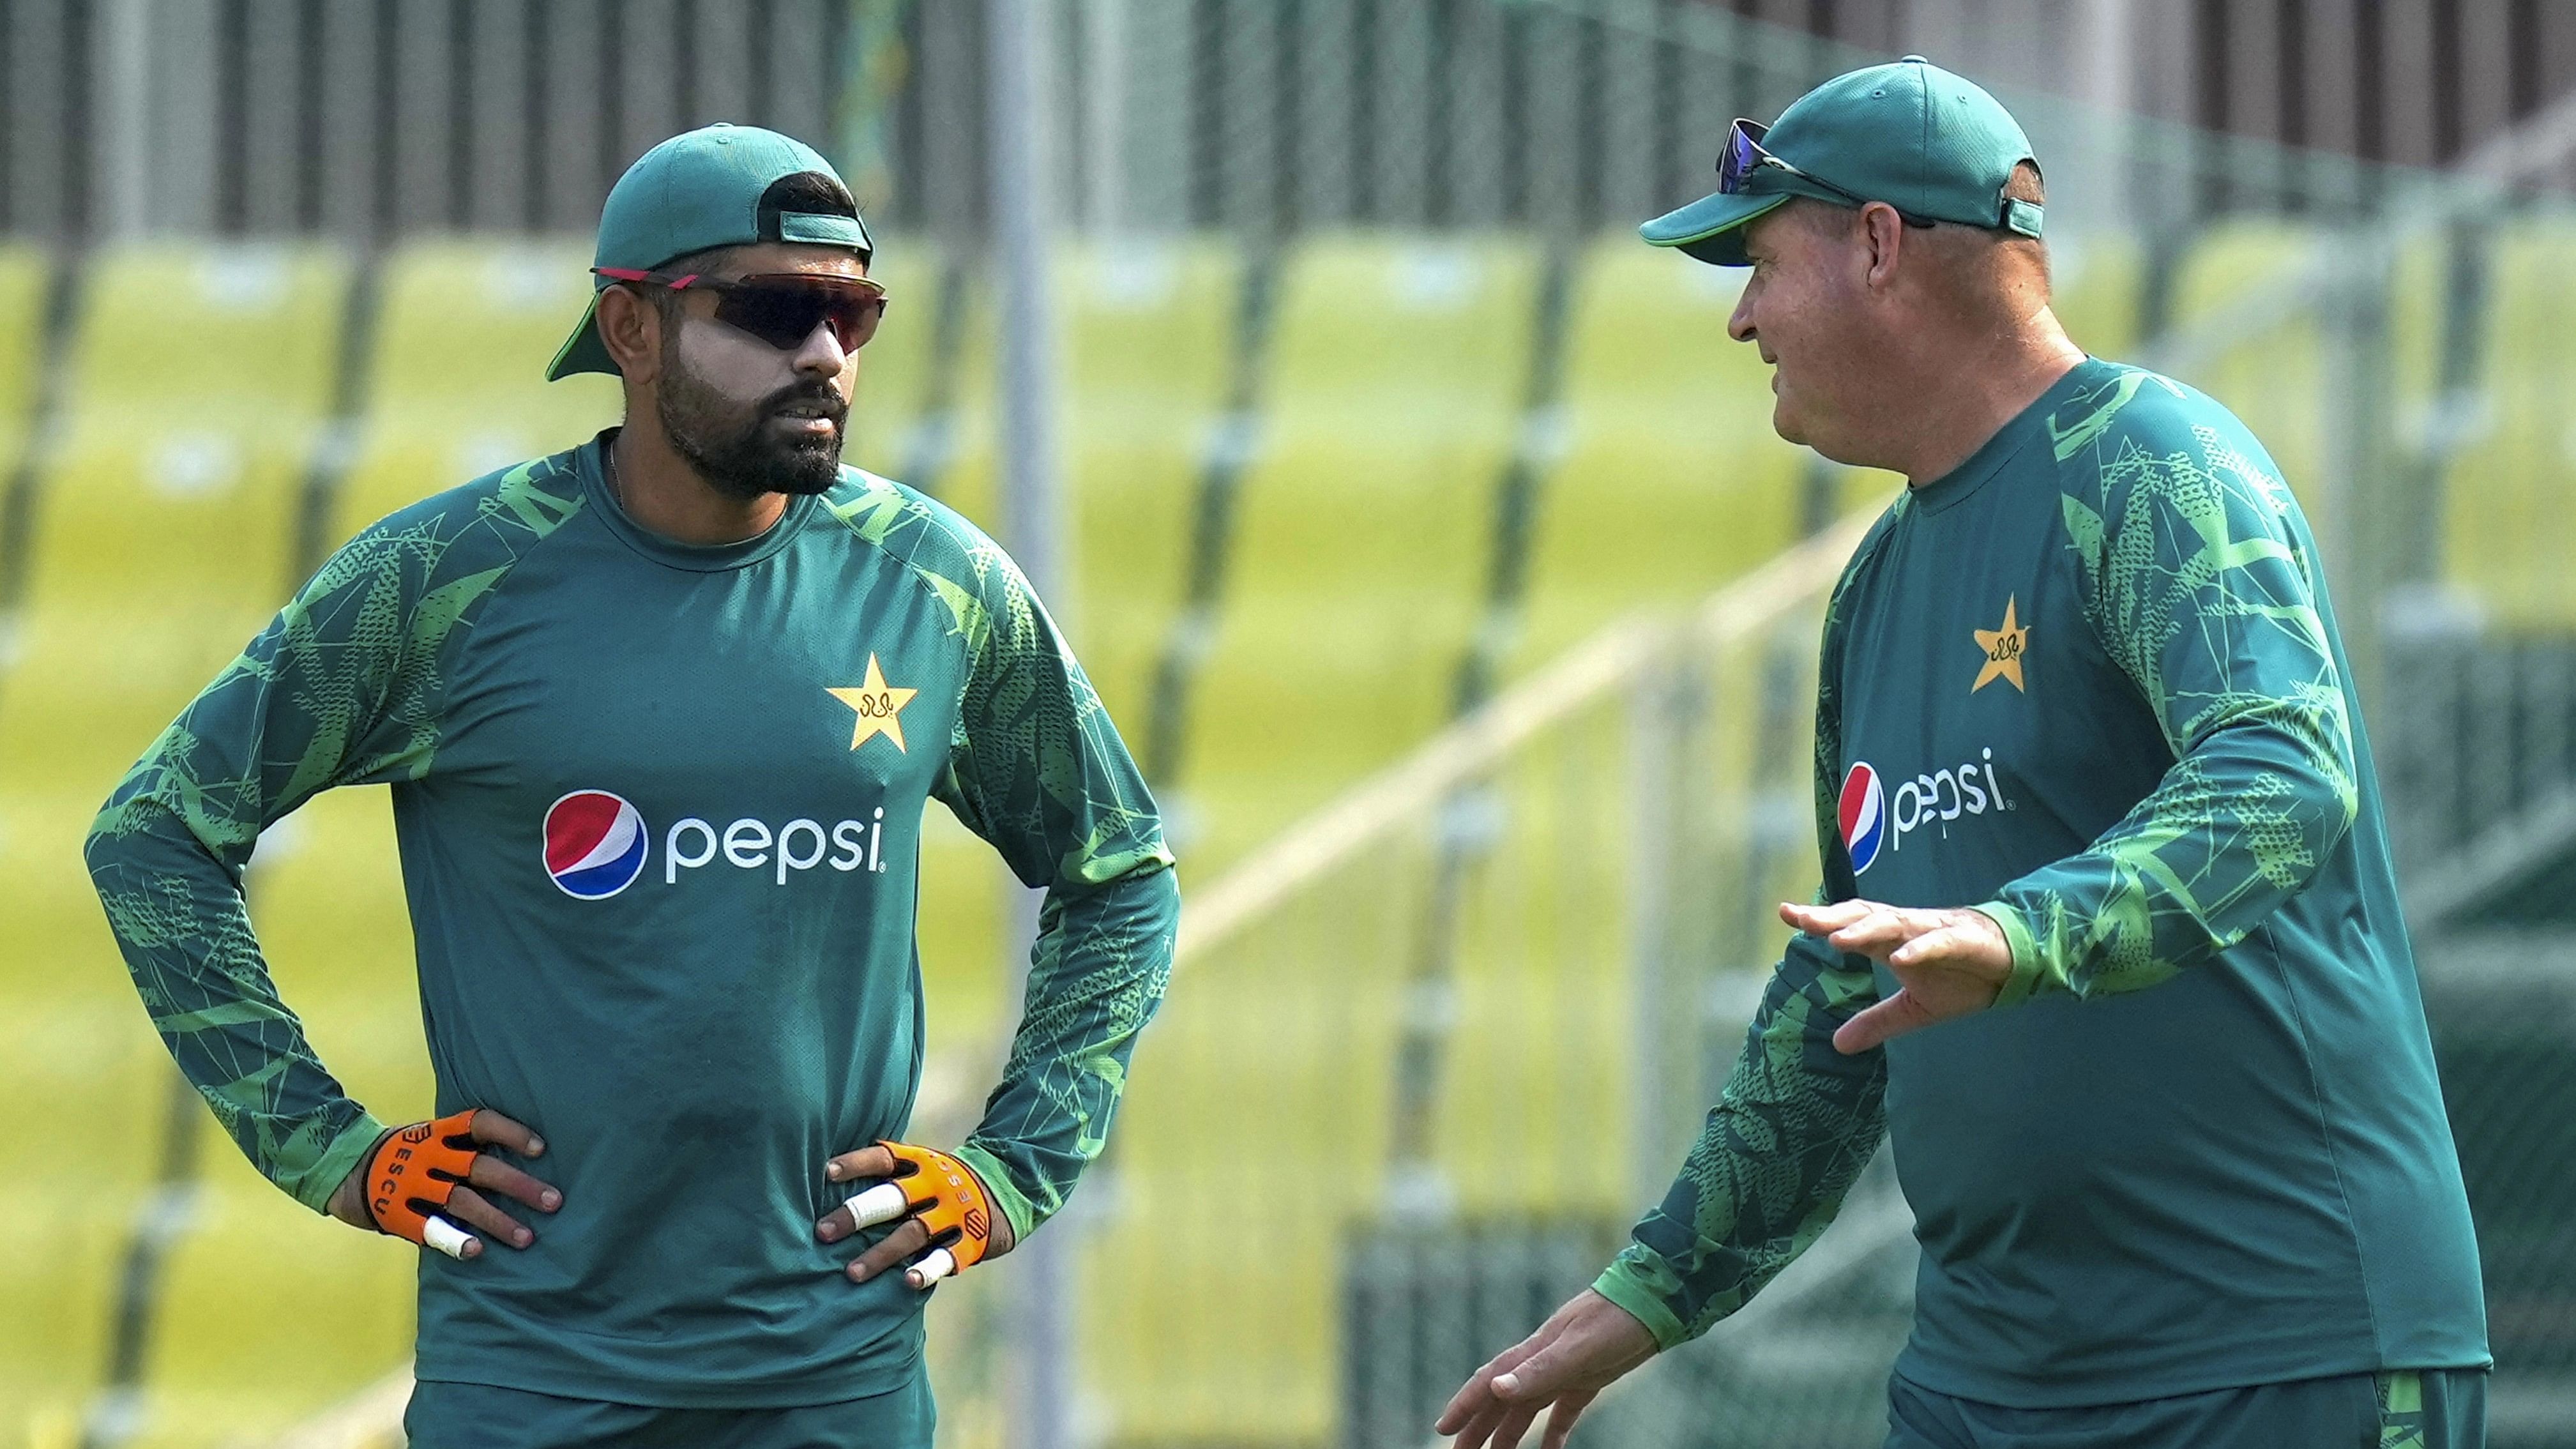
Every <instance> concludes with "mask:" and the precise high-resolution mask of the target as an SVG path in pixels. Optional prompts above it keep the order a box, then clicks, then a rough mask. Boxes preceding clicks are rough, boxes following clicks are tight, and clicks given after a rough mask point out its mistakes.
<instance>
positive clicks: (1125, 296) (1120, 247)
mask: <svg viewBox="0 0 2576 1449" xmlns="http://www.w3.org/2000/svg"><path fill="white" fill-rule="evenodd" d="M1054 272H1055V290H1056V295H1057V297H1058V298H1059V306H1060V308H1061V313H1060V315H1061V317H1062V327H1063V357H1064V364H1065V372H1064V397H1063V422H1064V427H1063V434H1064V439H1065V445H1066V447H1065V451H1066V458H1067V465H1068V466H1067V469H1066V474H1065V479H1066V483H1067V486H1068V488H1069V491H1070V493H1071V500H1070V506H1069V507H1068V508H1067V509H1066V515H1067V522H1068V523H1069V524H1070V525H1071V527H1072V531H1073V538H1072V546H1071V548H1070V549H1069V550H1067V551H1066V553H1065V561H1066V563H1067V564H1068V565H1069V573H1070V578H1069V580H1068V582H1069V583H1070V584H1071V585H1072V592H1071V593H1070V594H1069V595H1068V596H1067V597H1065V598H1064V599H1063V600H1062V601H1061V602H1062V604H1063V606H1064V608H1065V609H1066V611H1067V612H1068V613H1069V615H1070V623H1069V625H1068V629H1069V632H1070V634H1071V635H1072V638H1073V640H1074V644H1075V647H1076V649H1077V651H1078V652H1079V653H1080V655H1081V657H1082V662H1083V667H1084V668H1085V670H1086V671H1088V672H1089V674H1090V675H1091V679H1092V683H1093V684H1094V685H1096V686H1097V687H1098V688H1099V690H1100V697H1101V699H1102V701H1103V702H1105V703H1106V704H1107V705H1108V706H1109V709H1110V712H1111V715H1112V717H1114V718H1115V719H1117V720H1118V721H1119V723H1120V725H1121V726H1122V727H1123V728H1124V729H1125V730H1126V731H1127V736H1128V739H1129V741H1130V742H1131V743H1133V742H1135V741H1136V739H1137V737H1138V734H1137V732H1138V731H1139V730H1140V729H1141V728H1142V727H1143V723H1144V718H1145V711H1146V707H1147V703H1148V700H1147V695H1148V692H1149V691H1150V689H1151V688H1152V679H1153V669H1154V662H1155V658H1156V656H1157V654H1158V652H1159V651H1160V649H1161V647H1162V645H1163V642H1164V639H1165V637H1166V634H1167V632H1168V630H1169V628H1170V626H1171V622H1172V618H1173V616H1174V615H1175V614H1176V613H1177V612H1178V611H1179V608H1180V604H1181V594H1182V590H1183V589H1184V587H1185V586H1186V585H1187V581H1188V570H1189V562H1190V559H1189V554H1190V521H1191V517H1192V509H1193V505H1194V504H1195V502H1196V499H1197V492H1198V483H1199V478H1200V473H1201V470H1202V466H1203V463H1204V460H1205V457H1206V454H1207V449H1208V447H1209V445H1210V440H1211V433H1212V430H1213V429H1215V428H1216V426H1217V425H1218V419H1219V414H1220V412H1221V411H1222V410H1223V408H1224V407H1225V404H1226V401H1227V399H1226V389H1227V386H1228V384H1229V383H1230V382H1231V381H1232V379H1233V376H1234V371H1235V358H1234V344H1235V325H1234V323H1235V312H1236V308H1237V304H1238V298H1239V296H1240V294H1241V290H1242V274H1241V262H1240V259H1239V258H1238V256H1237V255H1236V253H1235V251H1234V249H1233V248H1232V247H1231V246H1229V245H1226V244H1225V243H1222V242H1219V241H1215V240H1212V239H1190V240H1185V241H1156V240H1152V239H1144V238H1138V239H1124V240H1119V241H1115V242H1104V243H1098V244H1094V245H1089V246H1083V247H1080V248H1075V249H1071V250H1069V251H1068V252H1067V253H1066V254H1064V255H1062V256H1060V257H1058V258H1057V260H1056V263H1055V268H1054Z"/></svg>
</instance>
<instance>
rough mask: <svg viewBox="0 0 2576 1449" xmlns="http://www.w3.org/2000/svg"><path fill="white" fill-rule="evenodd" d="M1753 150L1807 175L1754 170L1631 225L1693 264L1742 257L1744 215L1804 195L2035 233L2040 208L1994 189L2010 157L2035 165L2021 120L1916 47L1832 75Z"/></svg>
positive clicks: (2005, 178) (1736, 263) (2001, 183)
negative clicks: (1727, 187)
mask: <svg viewBox="0 0 2576 1449" xmlns="http://www.w3.org/2000/svg"><path fill="white" fill-rule="evenodd" d="M1729 141H1730V144H1732V138H1731V137H1730V138H1729ZM1762 147H1763V149H1764V150H1766V151H1769V152H1770V153H1771V154H1772V155H1774V156H1776V157H1778V158H1780V159H1781V160H1783V161H1786V162H1788V163H1789V164H1790V165H1792V166H1795V167H1796V168H1798V170H1799V171H1803V172H1805V173H1806V177H1801V176H1798V175H1795V174H1793V173H1790V172H1787V171H1783V170H1781V169H1780V168H1778V167H1776V166H1763V167H1759V168H1757V169H1755V170H1753V171H1752V172H1751V173H1749V174H1748V175H1747V176H1746V177H1745V180H1744V183H1743V189H1742V190H1740V191H1736V192H1719V193H1717V194H1715V195H1711V196H1703V197H1701V198H1700V199H1699V200H1697V201H1694V202H1692V203H1691V204H1690V205H1688V206H1685V207H1683V208H1681V209H1680V210H1678V211H1671V212H1667V213H1665V214H1664V215H1662V216H1659V217H1656V218H1655V219H1654V220H1653V221H1650V222H1647V223H1646V224H1645V225H1643V226H1640V227H1638V228H1637V234H1638V235H1639V236H1642V237H1644V238H1645V239H1646V240H1647V241H1648V242H1649V243H1651V244H1653V245H1655V246H1659V247H1679V248H1681V249H1682V250H1683V251H1685V252H1687V253H1689V254H1690V255H1691V256H1694V257H1697V258H1698V259H1700V260H1701V261H1703V262H1709V263H1713V264H1715V265H1717V266H1721V267H1741V266H1748V265H1750V262H1749V261H1748V260H1747V258H1746V257H1745V255H1744V225H1745V223H1747V222H1750V221H1752V220H1753V219H1754V218H1755V217H1757V216H1761V215H1763V214H1764V213H1766V212H1769V211H1771V210H1773V209H1775V208H1777V207H1779V206H1780V205H1782V204H1783V203H1785V202H1787V201H1788V199H1789V198H1790V197H1792V196H1809V197H1814V198H1815V199H1816V200H1818V201H1830V202H1832V203H1834V204H1835V205H1837V206H1856V205H1858V203H1857V202H1855V201H1854V200H1853V197H1859V198H1862V199H1863V200H1868V201H1884V202H1886V203H1887V204H1888V205H1890V206H1893V207H1895V208H1896V209H1897V210H1898V211H1901V212H1903V213H1905V214H1906V215H1907V216H1910V217H1919V218H1923V219H1927V220H1931V221H1949V222H1957V223H1959V224H1960V225H1962V226H1982V227H1991V228H1994V229H1996V230H1999V231H2012V232H2018V233H2020V234H2021V235H2023V236H2032V237H2035V236H2038V235H2039V228H2040V219H2041V218H2040V211H2041V209H2040V207H2039V206H2038V205H2036V204H2035V203H2032V202H2027V201H2015V200H2013V199H2011V198H2009V197H2006V196H2005V195H2004V188H2005V186H2006V185H2008V184H2010V182H2011V181H2012V173H2013V168H2014V167H2015V166H2018V165H2020V164H2021V163H2022V162H2024V161H2028V162H2030V163H2031V164H2032V165H2033V166H2036V165H2038V164H2039V158H2038V157H2036V156H2034V155H2032V154H2031V149H2030V138H2029V137H2028V136H2026V135H2023V134H2022V129H2021V123H2020V122H2018V121H2015V120H2014V119H2013V118H2012V113H2011V112H2010V111H2007V110H2005V109H2004V107H2003V103H2002V102H2001V101H1998V100H1996V99H1995V98H1994V97H1993V96H1991V95H1989V94H1987V93H1986V90H1985V88H1984V87H1982V86H1980V85H1978V84H1977V83H1976V82H1974V81H1972V80H1969V79H1967V78H1965V77H1964V76H1957V75H1953V74H1951V73H1950V72H1948V71H1946V70H1943V69H1942V68H1941V67H1939V66H1937V65H1934V64H1932V63H1931V62H1930V61H1928V60H1925V59H1924V58H1923V57H1921V56H1919V55H1909V56H1907V57H1905V58H1904V59H1903V60H1900V61H1896V62H1894V63H1893V64H1889V65H1874V66H1870V67H1868V68H1867V69H1865V70H1855V71H1850V72H1847V73H1845V74H1843V75H1838V76H1836V77H1834V78H1833V79H1832V80H1829V81H1826V82H1825V83H1824V84H1823V85H1820V86H1818V87H1816V88H1815V89H1814V90H1811V91H1809V92H1807V93H1806V94H1805V95H1803V96H1800V97H1798V99H1797V100H1795V101H1793V102H1791V103H1790V105H1789V109H1787V110H1785V111H1782V112H1781V113H1780V119H1779V120H1777V121H1775V122H1773V123H1772V125H1771V129H1770V130H1769V132H1767V133H1766V134H1764V136H1763V137H1762ZM1807 177H1812V178H1814V180H1813V181H1810V180H1808V179H1807ZM1817 181H1821V182H1826V183H1830V184H1829V185H1817V184H1815V183H1816V182H1817ZM1836 187H1839V188H1841V192H1848V193H1850V194H1849V195H1844V194H1840V193H1838V192H1837V191H1836V190H1835V189H1834V188H1836Z"/></svg>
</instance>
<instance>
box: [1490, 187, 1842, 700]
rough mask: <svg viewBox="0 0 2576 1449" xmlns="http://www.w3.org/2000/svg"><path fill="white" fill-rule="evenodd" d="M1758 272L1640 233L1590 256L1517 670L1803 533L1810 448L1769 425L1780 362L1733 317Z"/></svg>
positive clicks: (1686, 593) (1723, 576)
mask: <svg viewBox="0 0 2576 1449" xmlns="http://www.w3.org/2000/svg"><path fill="white" fill-rule="evenodd" d="M1746 275H1747V273H1746V271H1745V270H1744V269H1742V268H1737V267H1712V266H1707V265H1704V264H1702V263H1699V262H1695V261H1692V260H1690V259H1689V258H1686V257H1684V256H1682V255H1680V254H1679V253H1676V252H1669V251H1664V250H1661V249H1657V248H1650V247H1642V246H1638V245H1637V244H1636V243H1635V241H1634V239H1633V238H1615V237H1614V238H1611V239H1609V240H1607V241H1604V242H1602V243H1600V244H1599V245H1597V246H1595V247H1594V248H1593V249H1592V250H1591V252H1590V253H1589V255H1587V256H1586V257H1585V259H1584V263H1583V271H1582V274H1581V276H1580V277H1578V278H1577V281H1576V285H1575V290H1574V298H1573V308H1574V311H1573V315H1572V316H1571V317H1570V318H1569V324H1568V331H1567V338H1568V344H1567V353H1566V364H1565V391H1564V407H1563V418H1564V425H1565V428H1566V431H1567V438H1566V451H1565V454H1564V458H1563V461H1562V462H1561V463H1559V464H1558V465H1557V467H1556V468H1555V469H1554V470H1553V471H1552V472H1551V473H1550V474H1549V475H1548V477H1547V480H1546V482H1545V485H1544V487H1543V489H1542V491H1541V494H1540V502H1539V508H1538V516H1537V522H1536V535H1535V537H1534V538H1533V540H1532V543H1533V545H1534V546H1533V548H1532V550H1531V556H1530V557H1531V566H1530V574H1529V585H1528V596H1527V599H1526V601H1525V604H1524V613H1525V618H1526V621H1527V622H1526V626H1525V632H1524V638H1523V642H1522V646H1521V648H1520V650H1519V651H1518V656H1517V660H1516V662H1517V664H1518V665H1519V666H1520V667H1521V668H1529V667H1534V666H1535V665H1537V664H1540V663H1543V662H1545V660H1547V659H1548V658H1549V657H1551V656H1553V655H1554V654H1556V653H1557V652H1558V651H1560V650H1562V649H1564V648H1565V647H1566V646H1568V645H1570V644H1572V643H1574V642H1575V641H1577V640H1579V639H1581V638H1582V637H1583V636H1585V635H1586V634H1589V633H1591V632H1592V631H1593V630H1595V629H1597V628H1599V627H1600V626H1601V625H1603V624H1605V623H1608V622H1609V621H1610V620H1612V619H1614V618H1616V617H1618V616H1619V615H1621V614H1624V613H1628V612H1630V611H1632V610H1636V609H1639V608H1644V607H1648V606H1672V605H1677V604H1681V603H1684V602H1687V601H1689V600H1693V599H1697V598H1699V597H1701V596H1703V595H1705V594H1707V593H1708V592H1709V591H1710V590H1712V589H1715V588H1716V587H1718V586H1719V585H1720V584H1723V583H1725V582H1726V581H1727V580H1728V579H1730V578H1733V577H1734V576H1735V575H1737V574H1738V573H1741V572H1742V571H1743V570H1745V569H1746V568H1748V567H1750V566H1752V565H1754V564H1756V563H1759V562H1761V561H1762V560H1763V559H1766V558H1769V557H1770V556H1771V555H1773V554H1775V553H1778V552H1779V551H1780V550H1782V549H1784V548H1786V547H1788V546H1789V545H1790V544H1791V543H1794V542H1795V541H1796V540H1797V537H1798V531H1799V523H1800V520H1801V517H1802V514H1803V512H1804V500H1803V496H1802V494H1803V489H1804V485H1805V473H1806V467H1807V460H1808V456H1809V455H1808V454H1807V452H1806V450H1805V449H1803V448H1799V447H1795V446H1793V445H1791V444H1789V443H1785V442H1782V441H1781V440H1780V436H1779V434H1777V433H1775V432H1774V431H1772V426H1771V406H1772V394H1771V368H1770V366H1769V365H1768V364H1766V363H1764V362H1763V361H1762V357H1761V354H1760V353H1759V352H1758V351H1757V350H1756V349H1755V348H1754V347H1753V345H1752V344H1750V343H1742V342H1737V341H1735V340H1733V339H1732V338H1730V337H1729V336H1728V335H1727V331H1726V324H1727V317H1728V315H1729V314H1730V313H1731V312H1732V311H1733V310H1734V307H1735V299H1736V296H1737V293H1738V292H1739V291H1740V290H1741V288H1742V286H1743V284H1744V279H1745V277H1746Z"/></svg>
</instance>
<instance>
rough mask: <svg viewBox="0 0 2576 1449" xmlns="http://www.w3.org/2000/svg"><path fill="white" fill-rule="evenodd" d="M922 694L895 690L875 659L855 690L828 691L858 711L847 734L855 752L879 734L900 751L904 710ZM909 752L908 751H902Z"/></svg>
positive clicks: (870, 657) (874, 658) (871, 656)
mask: <svg viewBox="0 0 2576 1449" xmlns="http://www.w3.org/2000/svg"><path fill="white" fill-rule="evenodd" d="M920 692H921V691H920V690H917V689H897V688H896V687H894V686H893V685H891V684H888V683H886V681H885V672H884V671H883V670H881V669H879V668H877V657H876V656H875V655H873V654H871V655H869V656H868V673H867V677H866V678H865V679H862V680H861V681H860V682H859V686H858V688H856V689H835V690H831V691H829V693H830V694H831V696H832V697H833V698H834V699H837V700H839V701H840V702H841V703H843V704H846V705H848V706H849V707H850V708H852V709H854V710H856V711H858V715H859V722H858V724H857V726H856V727H855V728H853V729H852V730H851V731H850V748H851V749H854V750H855V749H857V748H858V747H859V746H861V745H864V744H866V743H867V742H868V741H869V740H871V739H874V738H875V737H876V736H878V735H883V736H885V737H886V738H887V739H890V740H892V741H894V747H895V749H897V750H898V751H902V750H903V707H904V706H905V705H907V704H910V703H912V697H913V696H914V695H916V694H919V693H920ZM905 753H909V751H905Z"/></svg>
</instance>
